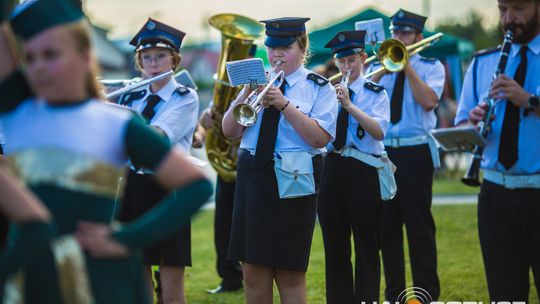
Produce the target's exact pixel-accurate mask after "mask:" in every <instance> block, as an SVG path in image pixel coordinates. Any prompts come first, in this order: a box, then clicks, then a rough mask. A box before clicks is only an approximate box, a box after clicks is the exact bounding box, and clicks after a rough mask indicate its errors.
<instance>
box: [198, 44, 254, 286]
mask: <svg viewBox="0 0 540 304" xmlns="http://www.w3.org/2000/svg"><path fill="white" fill-rule="evenodd" d="M256 51H257V45H256V44H252V45H251V48H250V49H249V53H248V58H253V57H254V56H255V53H256ZM212 106H213V98H212V102H210V104H209V105H208V107H207V108H206V109H205V110H204V111H203V112H202V113H201V117H200V118H199V124H198V126H197V130H196V131H195V134H194V135H193V147H195V148H200V147H202V146H203V142H204V141H205V137H206V130H209V129H210V128H212V127H213V126H214V119H216V118H215V117H214V114H213V113H212ZM235 188H236V181H235V180H233V181H227V180H225V179H223V178H222V177H221V176H220V175H219V174H218V176H217V181H216V208H215V214H214V246H215V248H216V259H217V261H216V269H217V272H218V275H219V277H221V283H220V284H219V285H218V286H217V287H216V288H214V289H209V290H207V292H208V293H210V294H218V293H222V292H233V291H237V290H239V289H241V288H242V286H243V283H242V280H243V279H242V267H241V266H240V263H239V262H238V261H229V260H228V259H227V252H228V251H229V240H230V238H231V225H232V213H233V206H234V189H235Z"/></svg>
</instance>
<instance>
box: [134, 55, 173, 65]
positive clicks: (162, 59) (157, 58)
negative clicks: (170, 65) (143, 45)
mask: <svg viewBox="0 0 540 304" xmlns="http://www.w3.org/2000/svg"><path fill="white" fill-rule="evenodd" d="M170 57H172V56H171V55H169V54H167V53H158V54H156V55H154V56H153V55H150V54H143V55H141V60H142V62H143V63H152V61H155V62H156V63H158V64H161V63H163V62H165V60H166V59H167V58H170Z"/></svg>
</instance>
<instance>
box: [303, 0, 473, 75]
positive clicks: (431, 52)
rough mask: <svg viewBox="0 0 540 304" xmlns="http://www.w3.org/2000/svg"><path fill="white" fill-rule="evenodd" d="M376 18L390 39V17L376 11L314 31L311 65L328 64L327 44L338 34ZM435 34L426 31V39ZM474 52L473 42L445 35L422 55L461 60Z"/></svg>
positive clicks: (362, 12)
mask: <svg viewBox="0 0 540 304" xmlns="http://www.w3.org/2000/svg"><path fill="white" fill-rule="evenodd" d="M375 18H381V19H382V20H383V24H384V28H385V36H386V38H389V37H390V31H389V30H388V27H389V26H390V17H388V16H387V15H385V14H383V13H381V12H379V11H378V10H376V9H373V8H368V9H365V10H363V11H361V12H359V13H357V14H355V15H354V16H352V17H349V18H347V19H345V20H343V21H341V22H339V23H336V24H333V25H331V26H329V27H327V28H324V29H320V30H317V31H313V32H312V33H311V34H309V40H310V43H311V50H312V52H313V57H312V59H311V61H310V65H317V64H322V63H324V62H326V61H327V60H328V59H329V58H330V57H331V56H332V53H331V52H330V50H329V49H327V48H325V47H324V46H325V44H326V43H327V42H328V41H330V39H332V37H334V35H335V34H336V33H337V32H340V31H350V30H354V29H355V27H354V24H355V23H356V22H357V21H364V20H370V19H375ZM434 34H435V32H430V31H424V37H429V36H431V35H434ZM366 49H367V51H368V54H369V55H372V54H373V52H372V50H371V46H370V45H368V46H366ZM473 52H474V46H473V44H472V43H471V42H469V41H467V40H464V39H461V38H457V37H455V36H451V35H448V34H445V35H444V36H443V37H442V38H441V39H440V40H439V41H438V42H437V43H436V44H435V45H433V46H431V47H430V48H428V49H426V50H425V51H423V52H422V53H421V54H422V55H423V56H426V57H436V58H439V59H444V58H446V57H448V56H456V55H457V56H459V57H461V58H467V57H470V56H471V55H472V53H473Z"/></svg>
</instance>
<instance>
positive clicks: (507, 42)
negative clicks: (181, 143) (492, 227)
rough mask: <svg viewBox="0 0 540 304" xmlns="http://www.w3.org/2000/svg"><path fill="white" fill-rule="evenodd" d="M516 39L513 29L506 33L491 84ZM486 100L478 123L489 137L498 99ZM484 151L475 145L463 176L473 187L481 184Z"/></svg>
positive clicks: (498, 73) (499, 71) (504, 62)
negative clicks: (482, 114)
mask: <svg viewBox="0 0 540 304" xmlns="http://www.w3.org/2000/svg"><path fill="white" fill-rule="evenodd" d="M513 40H514V34H513V32H512V31H507V32H506V34H505V35H504V41H503V44H502V47H501V51H500V53H499V61H498V62H497V69H496V70H495V73H494V74H493V76H492V79H491V84H490V86H489V87H491V85H492V84H493V81H494V80H495V79H497V78H498V77H499V76H500V75H501V74H504V70H505V69H506V63H507V61H508V57H509V56H510V48H511V47H512V41H513ZM484 102H485V103H486V104H487V106H488V110H487V111H486V116H485V117H484V119H483V120H482V121H481V122H479V123H478V126H479V127H480V135H482V137H484V138H487V137H488V135H489V132H490V130H491V121H492V118H491V117H492V116H493V113H495V105H496V101H495V99H494V98H493V97H487V98H486V99H485V100H484ZM483 153H484V147H481V146H475V147H474V155H473V159H472V161H471V164H470V165H469V168H468V169H467V172H466V173H465V176H463V177H462V178H461V182H462V183H464V184H465V185H467V186H471V187H478V186H480V185H481V182H480V178H479V173H480V163H481V161H482V154H483Z"/></svg>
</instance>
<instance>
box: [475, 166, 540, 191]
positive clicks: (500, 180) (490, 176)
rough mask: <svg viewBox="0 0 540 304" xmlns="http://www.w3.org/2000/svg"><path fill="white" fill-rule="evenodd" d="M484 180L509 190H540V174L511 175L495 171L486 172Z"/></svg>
mask: <svg viewBox="0 0 540 304" xmlns="http://www.w3.org/2000/svg"><path fill="white" fill-rule="evenodd" d="M484 179H486V180H488V181H490V182H492V183H495V184H497V185H501V186H503V187H505V188H507V189H524V188H536V189H540V174H530V175H509V174H504V173H501V172H499V171H494V170H484Z"/></svg>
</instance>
